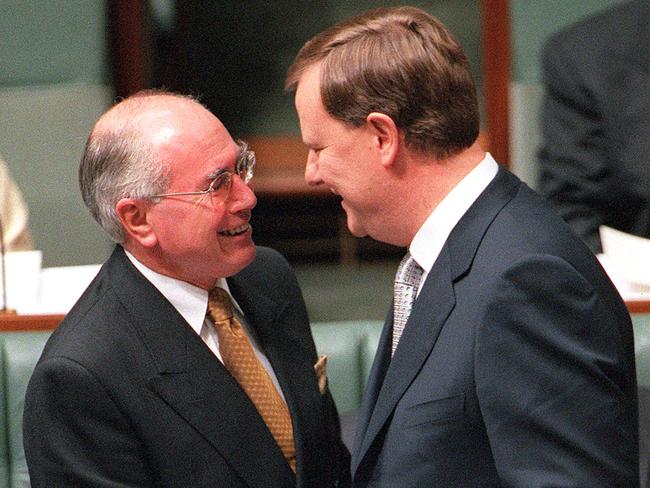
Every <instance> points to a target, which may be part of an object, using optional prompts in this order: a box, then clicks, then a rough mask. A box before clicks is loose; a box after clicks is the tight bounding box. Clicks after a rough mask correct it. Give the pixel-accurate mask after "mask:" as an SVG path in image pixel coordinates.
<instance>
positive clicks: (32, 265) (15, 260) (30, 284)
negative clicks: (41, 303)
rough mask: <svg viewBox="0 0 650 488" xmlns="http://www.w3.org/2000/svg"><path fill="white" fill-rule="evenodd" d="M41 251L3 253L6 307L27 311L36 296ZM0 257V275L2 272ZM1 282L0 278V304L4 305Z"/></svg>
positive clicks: (41, 256)
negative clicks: (5, 271) (5, 270)
mask: <svg viewBox="0 0 650 488" xmlns="http://www.w3.org/2000/svg"><path fill="white" fill-rule="evenodd" d="M42 259H43V254H42V253H41V251H15V252H8V253H6V254H5V263H6V265H7V273H6V275H5V279H6V282H7V293H6V296H7V308H9V309H13V310H16V311H17V312H18V313H29V312H28V310H29V309H30V308H31V307H32V306H33V305H34V303H35V302H36V299H37V297H38V285H39V279H40V273H41V262H42ZM2 265H3V263H2V259H0V276H1V273H2ZM2 287H3V283H2V279H0V306H4V293H3V292H2V289H3V288H2Z"/></svg>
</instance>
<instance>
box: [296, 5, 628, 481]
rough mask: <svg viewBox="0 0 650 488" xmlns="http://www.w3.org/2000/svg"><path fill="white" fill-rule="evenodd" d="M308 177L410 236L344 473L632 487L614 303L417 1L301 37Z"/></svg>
mask: <svg viewBox="0 0 650 488" xmlns="http://www.w3.org/2000/svg"><path fill="white" fill-rule="evenodd" d="M287 87H288V88H289V89H295V90H296V96H295V104H296V109H297V111H298V115H299V119H300V127H301V131H302V137H303V140H304V142H305V143H306V145H307V146H308V148H309V156H308V160H307V168H306V171H305V174H306V179H307V181H308V182H309V183H312V184H314V185H317V184H324V185H326V186H328V187H329V188H331V190H332V191H333V192H335V193H337V194H339V195H340V196H341V197H342V206H343V208H344V210H345V211H346V213H347V222H348V227H349V229H350V231H351V232H352V233H353V234H354V235H357V236H363V235H369V236H371V237H374V238H375V239H378V240H380V241H384V242H388V243H391V244H394V245H398V246H408V251H409V252H408V253H407V255H406V257H405V259H404V260H403V261H402V264H401V265H400V266H399V268H398V271H397V275H396V279H395V297H394V301H393V306H392V307H391V309H390V312H389V315H388V318H387V320H386V324H385V327H384V330H383V334H382V336H381V340H380V343H379V348H378V351H377V355H376V358H375V362H374V365H373V367H372V371H371V373H370V379H369V383H368V388H367V392H366V395H365V399H364V402H363V405H362V407H361V412H360V418H359V424H358V431H357V435H356V439H355V445H354V448H353V452H352V476H353V484H354V485H355V486H358V487H399V488H408V487H413V488H416V487H417V488H421V487H429V486H430V487H436V488H444V487H448V488H459V487H463V488H471V487H477V488H478V487H481V488H487V487H504V486H508V487H517V488H523V487H547V486H554V487H576V486H583V487H587V486H588V487H590V488H596V487H603V488H604V487H608V488H611V487H614V486H616V487H619V486H620V487H623V486H625V487H634V486H636V485H637V484H638V474H637V463H638V461H637V455H638V448H637V417H636V382H635V370H634V355H633V340H632V328H631V324H630V318H629V315H628V313H627V310H626V308H625V306H624V304H623V302H622V301H621V299H620V297H619V296H618V294H617V293H616V291H615V289H614V288H613V286H612V285H611V283H610V282H609V280H608V279H607V277H606V276H605V274H604V272H603V270H602V269H601V268H600V266H599V265H598V263H597V261H596V259H595V258H594V256H593V255H592V254H591V253H590V252H589V250H588V249H587V248H586V247H585V245H584V244H582V243H581V242H580V241H579V240H578V239H577V238H576V237H575V236H574V235H573V234H572V233H571V232H570V230H569V229H568V227H567V226H566V225H565V224H564V222H563V221H562V219H560V218H559V216H557V215H556V214H555V213H554V212H553V211H552V210H551V209H550V208H549V206H548V205H547V204H546V203H545V202H544V201H543V200H542V199H541V198H539V197H538V196H537V195H536V194H534V193H533V192H532V191H531V190H530V189H529V188H528V187H526V185H524V184H523V183H521V181H519V180H518V179H517V178H516V177H515V176H513V175H512V174H510V173H509V172H508V171H506V170H505V169H503V168H500V167H499V166H498V165H497V163H496V162H495V161H494V160H493V159H492V157H491V156H490V155H489V154H486V153H485V152H484V151H483V149H481V147H479V145H478V144H477V142H476V139H477V136H478V131H479V115H478V113H479V112H478V103H477V99H476V93H475V88H474V83H473V81H472V76H471V73H470V68H469V66H468V62H467V59H466V57H465V55H464V53H463V51H462V49H461V47H460V46H459V44H458V43H457V42H456V40H455V39H454V38H453V37H452V35H451V34H450V33H449V32H448V31H447V29H446V28H445V27H444V26H443V25H442V24H441V23H440V22H439V21H438V20H437V19H435V18H434V17H432V16H431V15H429V14H427V13H425V12H423V11H422V10H419V9H416V8H409V7H403V8H392V9H379V10H374V11H370V12H368V13H366V14H363V15H361V16H360V17H357V18H354V19H351V20H349V21H346V22H343V23H341V24H338V25H336V26H334V27H332V28H330V29H328V30H326V31H324V32H322V33H321V34H318V35H317V36H316V37H314V38H313V39H311V40H310V41H309V42H307V44H305V46H304V47H303V48H302V50H301V51H300V52H299V54H298V56H297V57H296V59H295V61H294V63H293V65H292V66H291V68H290V70H289V73H288V77H287Z"/></svg>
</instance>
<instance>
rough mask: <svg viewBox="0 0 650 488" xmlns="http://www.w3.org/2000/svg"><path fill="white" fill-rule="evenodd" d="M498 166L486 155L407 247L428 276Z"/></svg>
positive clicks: (495, 172) (453, 190)
mask: <svg viewBox="0 0 650 488" xmlns="http://www.w3.org/2000/svg"><path fill="white" fill-rule="evenodd" d="M498 170H499V165H498V164H497V162H496V161H495V160H494V158H493V157H492V156H491V155H490V153H486V154H485V157H484V158H483V160H482V161H481V162H480V163H479V164H478V165H476V166H475V167H474V169H472V171H470V172H469V173H468V174H467V175H465V177H464V178H463V179H462V180H460V182H458V184H457V185H456V186H455V187H454V188H453V189H452V190H451V191H450V192H449V193H448V194H447V196H445V198H443V200H442V201H441V202H440V203H439V204H438V205H437V206H436V208H434V209H433V211H432V212H431V214H430V215H429V217H428V218H427V220H425V222H424V224H422V227H420V229H419V230H418V232H417V234H415V237H414V238H413V241H412V242H411V245H410V246H409V252H410V253H411V256H413V258H414V259H415V261H416V262H417V263H418V264H419V265H420V266H421V267H422V269H424V271H425V273H426V274H428V273H429V272H430V271H431V268H433V265H434V263H435V262H436V259H438V255H439V254H440V251H441V250H442V247H443V246H444V244H445V242H446V241H447V238H448V237H449V234H451V231H452V230H453V229H454V227H455V226H456V224H457V223H458V222H459V221H460V219H461V218H462V217H463V215H465V212H467V210H468V209H469V208H470V207H471V206H472V204H473V203H474V202H475V201H476V199H477V198H478V197H479V195H480V194H481V193H483V191H484V190H485V188H486V187H487V186H488V185H489V184H490V182H491V181H492V180H493V179H494V177H495V176H496V174H497V171H498Z"/></svg>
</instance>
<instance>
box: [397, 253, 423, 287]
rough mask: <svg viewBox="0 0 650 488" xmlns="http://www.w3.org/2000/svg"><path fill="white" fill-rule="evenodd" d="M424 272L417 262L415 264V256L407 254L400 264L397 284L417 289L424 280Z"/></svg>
mask: <svg viewBox="0 0 650 488" xmlns="http://www.w3.org/2000/svg"><path fill="white" fill-rule="evenodd" d="M423 272H424V270H423V269H422V267H421V266H420V265H419V264H418V263H417V262H415V259H413V256H411V254H410V253H406V256H404V258H403V259H402V262H400V263H399V266H398V268H397V273H396V274H395V283H405V284H407V285H410V286H414V287H417V286H418V285H419V283H420V279H422V273H423Z"/></svg>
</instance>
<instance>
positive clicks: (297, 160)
mask: <svg viewBox="0 0 650 488" xmlns="http://www.w3.org/2000/svg"><path fill="white" fill-rule="evenodd" d="M246 141H247V142H248V143H249V144H250V146H251V149H253V150H254V151H255V155H256V156H257V167H256V168H255V177H254V178H253V184H252V186H253V189H254V190H255V194H256V195H257V196H259V197H266V196H269V197H272V196H282V197H291V196H312V195H313V196H321V197H333V195H332V193H331V192H330V191H329V189H327V188H326V187H325V186H323V185H319V186H310V185H308V184H307V183H306V182H305V177H304V172H305V163H306V161H307V147H306V146H305V145H304V144H303V143H302V140H301V138H300V136H297V135H280V136H251V137H248V138H247V139H246Z"/></svg>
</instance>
